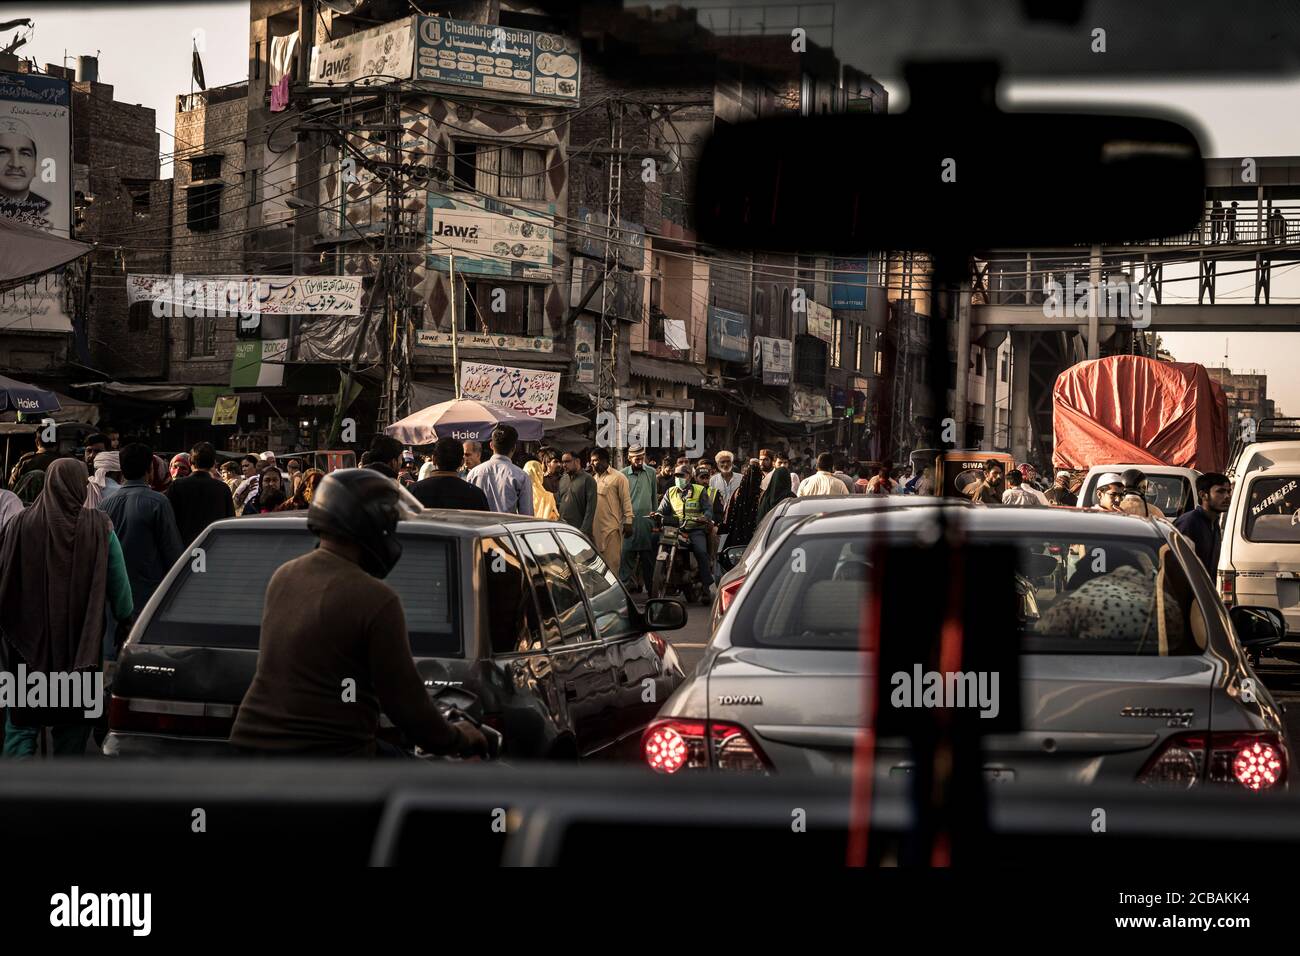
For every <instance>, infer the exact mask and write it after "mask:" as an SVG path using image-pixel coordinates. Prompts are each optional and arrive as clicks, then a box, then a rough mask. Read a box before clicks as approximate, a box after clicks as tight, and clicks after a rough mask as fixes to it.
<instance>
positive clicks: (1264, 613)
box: [1228, 607, 1286, 648]
mask: <svg viewBox="0 0 1300 956" xmlns="http://www.w3.org/2000/svg"><path fill="white" fill-rule="evenodd" d="M1228 617H1230V618H1231V619H1232V626H1233V628H1234V629H1235V630H1236V632H1237V640H1239V641H1241V644H1242V646H1243V647H1251V648H1258V647H1268V646H1269V645H1270V644H1277V643H1280V642H1281V641H1282V639H1283V638H1284V637H1286V621H1284V620H1283V619H1282V614H1281V612H1279V611H1275V610H1273V608H1271V607H1233V608H1229V609H1228Z"/></svg>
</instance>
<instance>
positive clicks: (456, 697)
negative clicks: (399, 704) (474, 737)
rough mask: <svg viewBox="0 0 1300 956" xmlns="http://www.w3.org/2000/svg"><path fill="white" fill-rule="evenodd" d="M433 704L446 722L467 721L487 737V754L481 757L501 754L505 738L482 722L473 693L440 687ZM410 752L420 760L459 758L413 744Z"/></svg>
mask: <svg viewBox="0 0 1300 956" xmlns="http://www.w3.org/2000/svg"><path fill="white" fill-rule="evenodd" d="M433 705H434V706H435V707H437V708H438V712H439V713H441V714H442V716H443V717H444V718H445V719H446V720H447V722H448V723H452V724H454V723H458V722H460V721H462V720H463V721H468V722H469V723H470V724H471V725H473V726H474V727H476V728H477V729H478V731H479V732H480V733H481V734H483V736H484V737H486V738H487V743H488V752H487V756H485V757H483V758H481V759H483V760H496V759H497V758H498V757H500V756H501V749H502V745H503V743H504V740H505V738H503V737H502V735H501V731H499V730H497V729H496V728H495V727H491V726H489V725H488V724H485V723H484V722H483V719H482V718H483V705H482V704H481V703H480V701H479V699H478V697H477V696H476V695H475V694H473V693H471V692H470V691H467V690H465V689H463V688H460V687H442V688H440V689H439V690H438V691H437V692H436V693H434V695H433ZM410 754H411V756H413V757H417V758H419V759H421V760H457V759H461V758H457V757H445V756H439V755H437V754H431V753H428V752H426V751H424V750H421V749H420V748H419V747H414V746H413V747H412V748H411V750H410Z"/></svg>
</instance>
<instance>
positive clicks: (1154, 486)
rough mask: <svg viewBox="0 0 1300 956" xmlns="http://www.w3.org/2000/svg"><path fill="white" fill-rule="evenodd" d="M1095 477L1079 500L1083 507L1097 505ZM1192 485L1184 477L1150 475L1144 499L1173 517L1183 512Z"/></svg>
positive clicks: (1095, 476)
mask: <svg viewBox="0 0 1300 956" xmlns="http://www.w3.org/2000/svg"><path fill="white" fill-rule="evenodd" d="M1100 477H1101V475H1093V476H1092V480H1091V481H1089V482H1088V489H1087V491H1086V492H1085V493H1084V496H1083V497H1082V498H1080V499H1079V504H1080V505H1081V506H1086V505H1095V504H1096V503H1097V479H1098V478H1100ZM1191 488H1192V484H1191V482H1190V481H1188V480H1187V478H1186V476H1184V475H1148V476H1147V487H1146V493H1145V495H1144V497H1145V498H1146V500H1147V501H1149V502H1151V504H1153V505H1155V506H1156V507H1157V508H1159V509H1160V510H1161V511H1162V512H1164V513H1165V515H1166V516H1168V517H1173V516H1174V515H1177V514H1178V513H1179V512H1181V511H1182V510H1183V507H1184V506H1185V505H1186V504H1187V502H1188V497H1189V495H1190V494H1191Z"/></svg>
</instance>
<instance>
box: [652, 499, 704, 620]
mask: <svg viewBox="0 0 1300 956" xmlns="http://www.w3.org/2000/svg"><path fill="white" fill-rule="evenodd" d="M650 517H651V518H652V519H653V520H654V527H655V531H656V533H658V534H659V547H658V550H657V552H656V554H655V570H654V581H653V582H652V583H651V585H650V596H651V597H653V598H662V597H667V596H668V595H670V594H677V593H679V592H680V593H681V595H682V596H683V597H684V598H685V599H686V600H687V601H688V602H690V603H700V604H707V603H709V600H710V596H709V593H708V591H707V590H705V587H704V585H703V584H701V583H700V572H699V568H698V567H696V564H695V554H694V552H692V551H691V536H690V534H689V532H688V531H687V530H686V529H684V528H682V527H681V526H679V525H667V526H665V525H664V523H663V515H662V514H660V513H659V512H657V511H655V512H651V514H650Z"/></svg>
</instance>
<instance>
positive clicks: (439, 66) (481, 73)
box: [415, 17, 582, 106]
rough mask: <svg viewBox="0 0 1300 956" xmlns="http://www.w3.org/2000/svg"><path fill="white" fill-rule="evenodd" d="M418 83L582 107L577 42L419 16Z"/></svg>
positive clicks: (554, 35)
mask: <svg viewBox="0 0 1300 956" xmlns="http://www.w3.org/2000/svg"><path fill="white" fill-rule="evenodd" d="M417 34H418V35H417V38H416V46H415V56H416V61H415V79H416V80H418V81H420V82H421V83H432V84H436V85H439V86H451V87H458V88H460V89H470V90H478V91H480V92H483V93H504V94H506V95H507V96H508V97H510V98H513V99H520V100H533V101H536V102H542V103H569V104H572V105H575V106H576V105H577V103H578V79H579V76H580V75H581V73H582V55H581V53H580V52H579V48H578V41H577V40H571V39H569V38H568V37H562V36H558V35H556V34H553V33H537V32H535V31H533V30H519V29H515V28H513V27H502V26H497V25H496V24H491V23H470V22H468V21H465V20H447V19H444V18H443V17H420V25H419V29H418V31H417Z"/></svg>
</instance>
